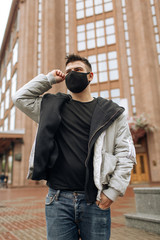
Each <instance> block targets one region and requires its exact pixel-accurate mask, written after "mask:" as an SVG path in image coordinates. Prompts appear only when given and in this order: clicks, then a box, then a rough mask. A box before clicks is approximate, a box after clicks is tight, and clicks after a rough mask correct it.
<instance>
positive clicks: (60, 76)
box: [51, 69, 65, 83]
mask: <svg viewBox="0 0 160 240" xmlns="http://www.w3.org/2000/svg"><path fill="white" fill-rule="evenodd" d="M51 73H52V74H53V76H54V77H55V80H56V83H60V82H63V81H64V80H65V74H64V73H63V72H62V71H60V70H58V69H55V70H53V71H51Z"/></svg>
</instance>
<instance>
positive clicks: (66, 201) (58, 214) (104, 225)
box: [45, 188, 111, 240]
mask: <svg viewBox="0 0 160 240" xmlns="http://www.w3.org/2000/svg"><path fill="white" fill-rule="evenodd" d="M45 212H46V223H47V239H48V240H78V239H79V237H81V239H82V240H97V239H98V240H109V238H110V226H111V218H110V209H105V210H102V209H100V208H99V207H98V206H97V205H96V203H93V204H88V203H86V201H85V195H84V193H80V192H72V191H60V190H53V189H51V188H49V192H48V195H47V196H46V205H45ZM79 234H80V235H79Z"/></svg>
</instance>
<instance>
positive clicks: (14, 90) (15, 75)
mask: <svg viewBox="0 0 160 240" xmlns="http://www.w3.org/2000/svg"><path fill="white" fill-rule="evenodd" d="M16 90H17V72H15V73H14V75H13V77H12V85H11V96H13V95H14V94H15V93H16Z"/></svg>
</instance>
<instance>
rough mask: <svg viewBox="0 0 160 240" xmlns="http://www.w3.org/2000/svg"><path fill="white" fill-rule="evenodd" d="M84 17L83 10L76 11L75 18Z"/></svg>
mask: <svg viewBox="0 0 160 240" xmlns="http://www.w3.org/2000/svg"><path fill="white" fill-rule="evenodd" d="M81 18H84V10H80V11H77V19H81Z"/></svg>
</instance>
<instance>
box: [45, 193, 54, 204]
mask: <svg viewBox="0 0 160 240" xmlns="http://www.w3.org/2000/svg"><path fill="white" fill-rule="evenodd" d="M54 200H55V195H54V196H50V195H48V194H47V196H46V202H45V205H46V206H49V205H51V204H52V203H53V202H54Z"/></svg>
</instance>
